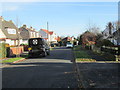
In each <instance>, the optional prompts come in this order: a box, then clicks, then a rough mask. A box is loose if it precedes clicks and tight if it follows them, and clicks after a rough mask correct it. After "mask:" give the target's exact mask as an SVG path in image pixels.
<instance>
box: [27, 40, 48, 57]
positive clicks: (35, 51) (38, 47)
mask: <svg viewBox="0 0 120 90" xmlns="http://www.w3.org/2000/svg"><path fill="white" fill-rule="evenodd" d="M28 46H29V48H28V50H29V53H28V57H34V56H37V57H38V56H43V57H45V56H46V55H49V54H50V47H49V45H48V44H47V41H46V40H44V39H43V38H30V39H29V40H28Z"/></svg>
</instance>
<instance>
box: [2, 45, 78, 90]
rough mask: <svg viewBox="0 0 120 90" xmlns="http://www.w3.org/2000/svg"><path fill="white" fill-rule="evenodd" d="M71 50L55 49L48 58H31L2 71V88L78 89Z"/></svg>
mask: <svg viewBox="0 0 120 90" xmlns="http://www.w3.org/2000/svg"><path fill="white" fill-rule="evenodd" d="M71 60H73V54H72V50H71V49H66V48H64V47H61V48H55V50H52V51H51V54H50V56H47V57H45V58H32V59H27V60H25V61H23V62H20V63H17V64H14V65H10V66H8V67H5V68H3V70H2V88H78V85H77V79H76V76H75V75H76V74H75V72H74V67H73V63H72V62H71Z"/></svg>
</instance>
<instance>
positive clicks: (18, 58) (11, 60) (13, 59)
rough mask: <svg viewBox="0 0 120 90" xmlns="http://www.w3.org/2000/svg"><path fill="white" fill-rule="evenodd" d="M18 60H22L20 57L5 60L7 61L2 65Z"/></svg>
mask: <svg viewBox="0 0 120 90" xmlns="http://www.w3.org/2000/svg"><path fill="white" fill-rule="evenodd" d="M20 59H23V58H22V57H17V58H10V59H7V60H3V61H2V63H12V62H14V61H17V60H20Z"/></svg>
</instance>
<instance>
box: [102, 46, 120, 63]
mask: <svg viewBox="0 0 120 90" xmlns="http://www.w3.org/2000/svg"><path fill="white" fill-rule="evenodd" d="M101 51H104V52H109V53H111V54H113V55H115V57H116V61H119V60H120V46H114V47H108V46H102V47H101Z"/></svg>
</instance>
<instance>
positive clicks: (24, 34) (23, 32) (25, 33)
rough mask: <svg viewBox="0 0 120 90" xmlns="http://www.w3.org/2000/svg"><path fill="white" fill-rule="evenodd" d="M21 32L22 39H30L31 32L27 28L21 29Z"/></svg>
mask: <svg viewBox="0 0 120 90" xmlns="http://www.w3.org/2000/svg"><path fill="white" fill-rule="evenodd" d="M19 31H20V35H21V37H22V39H29V38H30V35H29V31H28V30H27V29H26V28H24V27H21V28H19Z"/></svg>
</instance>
